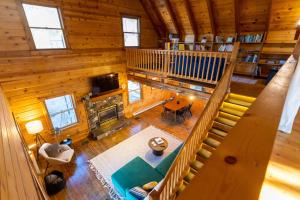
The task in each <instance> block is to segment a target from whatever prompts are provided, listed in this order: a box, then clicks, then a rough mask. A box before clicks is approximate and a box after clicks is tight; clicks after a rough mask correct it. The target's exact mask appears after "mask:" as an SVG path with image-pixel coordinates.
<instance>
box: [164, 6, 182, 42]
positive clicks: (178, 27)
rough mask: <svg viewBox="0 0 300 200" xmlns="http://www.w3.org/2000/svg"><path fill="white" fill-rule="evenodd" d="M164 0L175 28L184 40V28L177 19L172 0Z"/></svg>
mask: <svg viewBox="0 0 300 200" xmlns="http://www.w3.org/2000/svg"><path fill="white" fill-rule="evenodd" d="M164 1H165V5H166V9H167V11H168V13H169V15H170V18H171V19H172V21H173V24H174V27H175V30H176V32H177V34H178V35H179V38H180V40H182V39H183V37H184V33H183V29H182V27H181V26H180V25H179V23H178V21H177V18H176V15H175V12H174V10H173V7H172V5H171V0H164Z"/></svg>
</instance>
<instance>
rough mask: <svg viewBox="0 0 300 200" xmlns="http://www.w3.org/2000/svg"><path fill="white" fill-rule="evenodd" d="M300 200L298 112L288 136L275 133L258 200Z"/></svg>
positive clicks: (299, 114)
mask: <svg viewBox="0 0 300 200" xmlns="http://www.w3.org/2000/svg"><path fill="white" fill-rule="evenodd" d="M268 199H285V200H294V199H300V111H299V112H298V115H297V117H296V119H295V123H294V126H293V131H292V133H291V134H290V135H287V134H284V133H281V132H279V131H278V132H277V136H276V139H275V143H274V147H273V151H272V155H271V159H270V161H269V165H268V169H267V172H266V177H265V181H264V184H263V187H262V192H261V197H260V200H268Z"/></svg>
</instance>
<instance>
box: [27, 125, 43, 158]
mask: <svg viewBox="0 0 300 200" xmlns="http://www.w3.org/2000/svg"><path fill="white" fill-rule="evenodd" d="M25 127H26V130H27V132H28V133H29V134H31V135H35V145H36V147H37V150H36V151H37V156H36V157H37V159H38V149H39V147H40V146H41V144H42V143H43V142H46V140H45V139H44V138H43V137H42V136H41V134H40V133H41V132H42V131H43V130H44V128H43V124H42V122H41V121H40V120H34V121H31V122H28V123H26V124H25Z"/></svg>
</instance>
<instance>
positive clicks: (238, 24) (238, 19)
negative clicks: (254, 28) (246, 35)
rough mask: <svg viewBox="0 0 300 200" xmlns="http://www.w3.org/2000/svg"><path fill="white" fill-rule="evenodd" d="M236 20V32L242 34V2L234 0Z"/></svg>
mask: <svg viewBox="0 0 300 200" xmlns="http://www.w3.org/2000/svg"><path fill="white" fill-rule="evenodd" d="M234 19H235V32H236V33H237V34H239V33H240V2H239V0H234Z"/></svg>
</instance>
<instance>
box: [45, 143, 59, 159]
mask: <svg viewBox="0 0 300 200" xmlns="http://www.w3.org/2000/svg"><path fill="white" fill-rule="evenodd" d="M45 152H46V153H47V155H48V156H49V157H54V158H55V157H57V156H58V155H59V154H60V152H59V144H57V143H55V144H50V145H49V146H47V147H46V148H45Z"/></svg>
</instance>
